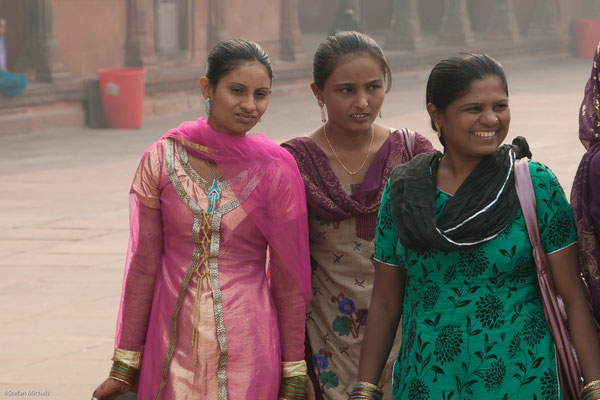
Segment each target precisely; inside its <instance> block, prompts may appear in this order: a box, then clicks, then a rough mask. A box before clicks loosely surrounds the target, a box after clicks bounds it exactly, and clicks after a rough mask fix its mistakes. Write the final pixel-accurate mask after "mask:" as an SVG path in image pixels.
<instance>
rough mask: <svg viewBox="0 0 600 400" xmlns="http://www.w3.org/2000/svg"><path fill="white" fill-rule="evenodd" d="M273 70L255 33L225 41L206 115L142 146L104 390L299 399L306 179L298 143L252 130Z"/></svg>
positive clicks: (214, 66)
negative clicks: (293, 151)
mask: <svg viewBox="0 0 600 400" xmlns="http://www.w3.org/2000/svg"><path fill="white" fill-rule="evenodd" d="M271 81H272V70H271V65H270V61H269V58H268V56H267V54H266V53H265V52H264V51H263V50H262V49H261V48H260V47H259V46H258V45H257V44H256V43H253V42H250V41H246V40H242V39H234V40H229V41H225V42H222V43H220V44H219V45H217V46H216V47H215V48H214V49H213V50H212V52H211V54H210V55H209V58H208V68H207V73H206V76H205V77H203V78H202V79H201V81H200V87H201V90H202V94H203V95H204V96H205V98H206V111H207V113H208V118H206V119H205V118H200V119H198V120H197V121H189V122H184V123H183V124H181V125H180V126H179V127H177V128H175V129H172V130H170V131H169V132H167V134H166V135H164V136H163V137H162V138H161V139H160V140H159V141H157V142H156V143H154V144H153V145H152V146H150V148H149V149H148V150H147V151H146V153H145V154H144V156H143V157H142V160H141V162H140V164H139V167H138V169H137V172H136V174H135V177H134V179H133V183H132V186H131V190H130V226H131V233H130V240H129V249H128V252H127V260H126V268H125V277H124V283H123V295H122V299H121V306H120V310H119V317H118V322H117V333H116V340H115V353H114V356H113V361H114V363H113V366H112V368H111V371H110V374H109V378H108V379H107V380H106V381H105V382H103V383H102V384H101V385H100V386H99V387H98V388H97V389H96V391H95V392H94V397H95V398H97V399H99V400H103V399H110V398H114V397H115V396H117V395H119V394H121V393H125V392H127V391H136V392H137V396H138V399H141V400H146V399H165V400H166V399H257V400H264V399H277V398H278V396H280V397H285V398H290V399H303V398H304V385H305V383H306V379H307V378H306V366H305V363H304V361H303V358H304V319H305V309H306V304H307V303H308V302H309V301H310V277H309V265H310V264H309V255H308V254H309V253H308V233H307V224H306V221H307V216H306V200H305V194H304V186H303V182H302V179H301V177H300V174H299V172H298V168H297V167H296V164H295V162H294V159H293V158H292V156H291V155H290V154H289V153H287V152H286V151H285V150H283V149H282V148H281V147H279V146H278V145H277V144H276V143H274V142H273V141H272V140H271V139H269V138H267V137H266V136H265V135H264V134H260V133H254V134H249V135H246V133H247V132H248V131H249V130H250V129H252V127H254V126H255V125H256V123H257V122H259V119H260V117H261V116H262V114H263V113H264V112H265V110H266V108H267V105H268V100H269V95H270V93H271V89H270V88H271Z"/></svg>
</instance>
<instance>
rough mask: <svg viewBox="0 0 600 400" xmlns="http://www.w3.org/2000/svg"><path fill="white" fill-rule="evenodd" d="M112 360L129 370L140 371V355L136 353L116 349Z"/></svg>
mask: <svg viewBox="0 0 600 400" xmlns="http://www.w3.org/2000/svg"><path fill="white" fill-rule="evenodd" d="M112 360H113V361H118V362H120V363H123V364H125V365H127V366H128V367H131V368H135V369H140V367H141V366H142V353H140V352H138V351H131V350H123V349H119V348H118V347H117V348H115V352H114V354H113V357H112Z"/></svg>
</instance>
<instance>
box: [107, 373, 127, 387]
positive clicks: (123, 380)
mask: <svg viewBox="0 0 600 400" xmlns="http://www.w3.org/2000/svg"><path fill="white" fill-rule="evenodd" d="M108 377H109V378H110V379H114V380H115V381H119V382H123V383H124V384H126V385H129V386H131V385H133V383H131V382H127V381H126V380H125V379H119V378H116V377H114V376H111V375H109V376H108Z"/></svg>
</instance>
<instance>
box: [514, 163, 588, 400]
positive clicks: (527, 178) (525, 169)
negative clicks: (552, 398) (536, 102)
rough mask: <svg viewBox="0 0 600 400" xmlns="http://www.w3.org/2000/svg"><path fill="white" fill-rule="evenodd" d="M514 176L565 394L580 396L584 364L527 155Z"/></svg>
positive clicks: (515, 170) (566, 396)
mask: <svg viewBox="0 0 600 400" xmlns="http://www.w3.org/2000/svg"><path fill="white" fill-rule="evenodd" d="M514 176H515V189H516V191H517V196H518V197H519V203H520V204H521V210H522V211H523V218H524V219H525V225H526V226H527V233H528V235H529V241H530V242H531V247H532V250H533V257H534V259H535V267H536V270H537V275H538V283H539V287H540V295H541V297H542V305H543V308H544V314H545V316H546V320H547V322H548V327H549V328H550V331H551V332H552V336H553V338H554V344H555V348H556V357H557V365H558V372H559V376H560V383H561V388H562V391H563V395H564V398H565V399H578V398H580V391H581V376H582V374H581V368H580V367H579V363H578V360H577V355H576V354H575V349H574V348H573V345H572V343H571V340H570V338H569V332H568V328H567V325H566V317H567V315H566V313H565V310H564V306H563V304H562V300H561V299H560V297H559V296H557V295H556V292H555V291H554V286H553V285H552V276H551V275H552V274H551V270H550V265H549V262H548V258H547V256H546V253H545V251H544V248H543V246H542V243H541V240H540V231H539V228H538V222H537V212H536V207H537V202H536V199H535V192H534V190H533V182H532V181H531V174H530V172H529V163H528V161H527V159H526V158H521V159H519V160H517V161H515V164H514Z"/></svg>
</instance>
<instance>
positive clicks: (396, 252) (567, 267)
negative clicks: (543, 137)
mask: <svg viewBox="0 0 600 400" xmlns="http://www.w3.org/2000/svg"><path fill="white" fill-rule="evenodd" d="M426 102H427V111H428V113H429V115H430V117H431V122H432V127H434V129H436V131H437V132H438V135H439V138H440V141H441V143H442V145H443V146H444V153H443V154H442V153H440V152H437V153H429V154H423V155H419V156H417V157H415V158H414V159H413V161H411V162H409V163H408V164H405V165H403V166H400V167H398V168H396V170H394V172H393V173H392V175H391V177H390V181H389V183H388V185H387V187H386V190H385V191H384V194H383V197H382V200H381V201H382V203H381V208H380V212H379V220H378V228H377V236H376V238H375V247H376V249H375V254H374V259H375V268H376V270H375V282H374V289H373V295H372V299H371V308H370V314H369V320H368V324H367V329H366V333H365V338H364V341H363V346H362V350H361V359H360V367H359V372H358V379H359V384H357V386H355V389H354V397H353V398H356V399H367V398H374V399H375V398H380V397H379V396H380V391H379V388H377V387H376V386H374V385H372V384H369V382H377V381H378V378H379V374H380V372H381V369H382V367H383V364H384V361H385V359H386V358H387V354H388V353H389V351H390V346H391V344H392V341H393V338H394V334H395V332H396V327H397V326H398V323H399V321H400V317H402V337H403V340H402V345H401V348H400V351H399V354H398V359H397V361H396V362H395V364H394V380H393V393H394V399H396V400H400V399H410V400H422V399H435V400H438V399H439V400H449V399H510V400H515V399H528V400H531V399H540V400H542V399H561V398H562V395H561V393H560V386H559V384H558V378H557V371H556V360H555V350H554V341H553V339H552V335H551V333H550V330H549V327H548V325H547V323H546V320H545V317H544V312H543V308H542V304H541V298H540V294H539V288H538V283H537V277H536V273H535V264H534V261H533V257H532V249H531V244H530V242H529V240H528V236H527V230H526V227H525V222H524V220H523V214H522V212H521V209H520V206H519V202H518V198H517V195H516V192H515V187H514V180H513V174H512V171H513V165H514V161H515V159H516V158H521V157H523V156H531V154H530V153H529V149H528V148H527V144H526V142H525V141H524V139H522V138H521V139H516V140H515V141H513V144H512V145H502V142H503V141H504V139H505V138H506V136H507V133H508V129H509V124H510V109H509V101H508V87H507V83H506V78H505V75H504V72H503V70H502V67H501V66H500V64H499V63H498V62H496V61H495V60H493V59H492V58H490V57H489V56H486V55H482V54H473V53H462V54H459V55H458V56H456V57H452V58H450V59H447V60H443V61H441V62H440V63H438V64H437V65H436V66H435V67H434V69H433V70H432V72H431V75H430V77H429V80H428V83H427V92H426ZM529 169H530V172H531V176H532V180H533V184H534V189H535V195H536V198H537V205H538V206H537V216H538V225H539V229H540V235H541V240H542V244H543V246H544V249H545V251H546V253H547V255H548V259H549V262H550V265H551V270H552V274H553V278H554V279H553V282H554V285H555V289H556V291H557V293H558V294H560V295H561V296H562V298H563V300H564V302H565V306H566V310H567V313H568V317H569V325H570V330H571V333H572V335H571V338H572V340H573V344H574V346H575V349H576V352H577V354H578V356H579V360H580V364H581V367H582V370H583V374H584V378H585V380H586V382H593V381H595V380H598V379H600V343H599V340H598V335H597V332H596V330H595V326H594V324H593V321H592V319H591V315H590V313H589V308H588V307H587V303H586V297H585V295H584V292H583V289H582V287H581V280H580V279H579V274H578V269H577V263H576V247H577V246H574V244H575V243H576V232H575V226H574V223H573V215H572V212H571V210H570V208H569V204H568V202H567V200H566V198H565V194H564V192H563V190H562V188H561V187H560V185H559V183H558V181H557V179H556V177H555V176H554V174H553V173H552V172H551V171H550V170H549V169H548V168H547V167H546V166H544V165H542V164H540V163H537V162H533V161H530V162H529Z"/></svg>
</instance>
